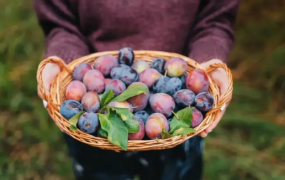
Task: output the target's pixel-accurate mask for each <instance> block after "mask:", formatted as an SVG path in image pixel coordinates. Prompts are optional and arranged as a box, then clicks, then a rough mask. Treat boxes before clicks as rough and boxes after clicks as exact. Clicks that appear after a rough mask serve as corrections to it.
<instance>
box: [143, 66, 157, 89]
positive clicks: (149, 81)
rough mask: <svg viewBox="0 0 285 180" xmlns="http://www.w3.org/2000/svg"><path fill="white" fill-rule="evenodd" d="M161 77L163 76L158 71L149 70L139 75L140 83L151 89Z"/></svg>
mask: <svg viewBox="0 0 285 180" xmlns="http://www.w3.org/2000/svg"><path fill="white" fill-rule="evenodd" d="M160 76H161V74H160V73H159V72H158V71H157V70H156V69H153V68H148V69H146V70H144V71H143V72H141V73H140V74H139V81H140V82H143V83H145V84H146V85H147V87H148V88H150V87H152V86H153V84H154V83H155V81H157V80H158V78H159V77H160Z"/></svg>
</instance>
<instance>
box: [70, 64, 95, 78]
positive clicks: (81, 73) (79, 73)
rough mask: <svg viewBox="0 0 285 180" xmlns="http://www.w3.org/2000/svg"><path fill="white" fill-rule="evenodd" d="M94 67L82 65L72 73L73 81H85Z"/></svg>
mask: <svg viewBox="0 0 285 180" xmlns="http://www.w3.org/2000/svg"><path fill="white" fill-rule="evenodd" d="M91 69H92V67H91V65H90V64H89V63H80V64H79V65H78V66H76V68H75V69H74V71H73V73H72V78H73V80H78V81H83V77H84V75H85V74H86V72H87V71H89V70H91Z"/></svg>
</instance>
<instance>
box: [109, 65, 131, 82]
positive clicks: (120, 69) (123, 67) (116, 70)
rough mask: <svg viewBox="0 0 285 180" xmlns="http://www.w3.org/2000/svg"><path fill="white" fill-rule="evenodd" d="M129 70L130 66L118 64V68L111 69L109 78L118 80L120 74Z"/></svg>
mask: <svg viewBox="0 0 285 180" xmlns="http://www.w3.org/2000/svg"><path fill="white" fill-rule="evenodd" d="M130 68H131V67H130V66H127V65H125V64H120V65H119V66H116V67H114V68H112V70H111V73H110V76H111V78H112V79H120V78H121V76H122V72H123V71H125V70H129V69H130Z"/></svg>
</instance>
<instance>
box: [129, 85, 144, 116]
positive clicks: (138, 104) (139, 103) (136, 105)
mask: <svg viewBox="0 0 285 180" xmlns="http://www.w3.org/2000/svg"><path fill="white" fill-rule="evenodd" d="M138 85H140V86H145V88H147V86H146V85H145V84H144V83H142V82H134V83H132V84H131V85H130V86H129V87H132V86H138ZM148 99H149V93H148V92H147V93H141V94H139V95H136V96H133V97H130V98H129V99H127V101H128V102H129V103H130V104H131V105H132V106H133V110H134V112H137V111H140V110H143V109H144V108H145V107H146V106H147V103H148Z"/></svg>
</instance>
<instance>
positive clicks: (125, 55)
mask: <svg viewBox="0 0 285 180" xmlns="http://www.w3.org/2000/svg"><path fill="white" fill-rule="evenodd" d="M134 59H135V55H134V52H133V49H132V48H130V47H124V48H121V49H120V50H119V53H118V60H119V63H120V64H126V65H129V66H131V65H132V64H133V62H134Z"/></svg>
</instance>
